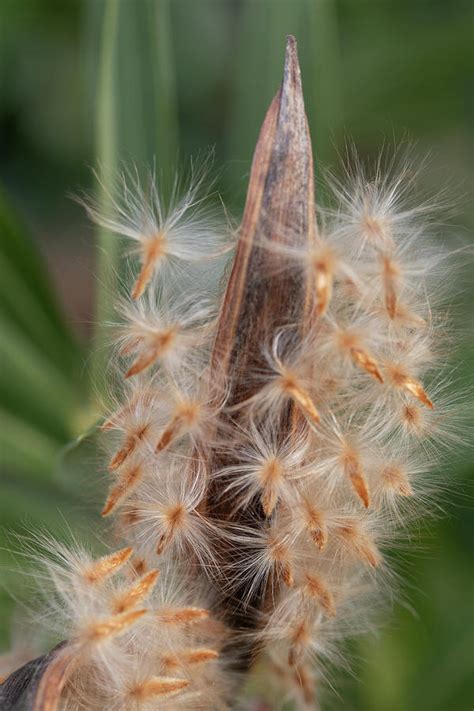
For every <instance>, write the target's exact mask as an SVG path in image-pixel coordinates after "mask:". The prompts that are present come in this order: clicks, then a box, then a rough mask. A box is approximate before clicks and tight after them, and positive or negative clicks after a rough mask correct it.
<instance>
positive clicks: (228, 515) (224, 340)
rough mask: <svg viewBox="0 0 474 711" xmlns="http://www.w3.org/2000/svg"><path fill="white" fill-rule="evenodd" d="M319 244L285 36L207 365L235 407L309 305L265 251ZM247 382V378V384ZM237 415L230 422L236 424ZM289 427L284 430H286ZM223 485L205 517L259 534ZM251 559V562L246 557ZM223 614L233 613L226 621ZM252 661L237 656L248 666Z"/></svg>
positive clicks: (258, 605)
mask: <svg viewBox="0 0 474 711" xmlns="http://www.w3.org/2000/svg"><path fill="white" fill-rule="evenodd" d="M315 236H316V223H315V210H314V183H313V156H312V148H311V139H310V135H309V130H308V124H307V119H306V114H305V109H304V101H303V91H302V86H301V74H300V67H299V63H298V56H297V50H296V40H295V38H294V37H292V36H289V37H288V40H287V45H286V58H285V67H284V76H283V82H282V85H281V87H280V90H279V91H278V93H277V95H276V96H275V98H274V99H273V101H272V103H271V104H270V107H269V109H268V112H267V115H266V117H265V120H264V122H263V125H262V128H261V130H260V135H259V138H258V142H257V145H256V148H255V153H254V157H253V163H252V171H251V175H250V182H249V187H248V192H247V200H246V205H245V211H244V216H243V220H242V224H241V226H240V230H239V241H238V245H237V251H236V256H235V260H234V264H233V268H232V272H231V275H230V279H229V283H228V285H227V289H226V292H225V296H224V300H223V305H222V309H221V313H220V317H219V323H218V329H217V336H216V341H215V345H214V351H213V358H212V372H213V373H214V374H215V377H216V378H217V377H218V376H219V374H220V376H221V377H223V378H225V382H226V384H227V387H228V388H229V389H230V390H229V398H228V401H227V404H228V405H229V406H230V407H232V406H235V405H237V404H239V403H241V402H243V401H244V400H246V399H247V398H249V397H251V396H252V395H254V394H255V392H256V390H257V389H258V387H259V386H258V383H257V382H256V378H255V377H252V374H253V375H254V376H255V374H256V373H258V372H259V371H260V370H261V368H262V366H264V362H263V356H262V350H263V347H264V346H265V345H269V343H270V342H271V337H272V334H275V332H276V330H277V329H279V328H281V327H284V326H289V325H292V324H294V323H298V322H299V323H300V322H301V316H302V314H304V313H305V311H306V308H307V302H308V288H307V284H306V283H305V278H304V271H303V270H301V271H300V270H289V269H287V268H285V267H286V266H287V264H286V260H287V258H286V257H285V256H283V254H282V250H280V251H279V250H278V249H276V250H271V249H269V248H268V245H269V244H270V243H273V244H282V245H288V246H292V247H304V246H305V245H306V244H307V243H308V241H313V240H314V239H315ZM249 376H250V377H249ZM238 418H239V415H238V414H237V415H234V417H233V421H234V422H235V420H237V421H238ZM290 418H291V408H290V407H288V411H287V412H286V414H285V417H284V418H283V421H282V427H281V429H282V433H283V432H284V430H285V429H286V428H287V425H288V424H289V422H290ZM285 421H286V422H285ZM234 463H235V460H233V457H232V454H230V453H226V454H221V453H215V455H214V457H213V459H212V462H211V467H212V468H213V469H216V468H221V467H225V466H227V465H229V464H234ZM220 486H221V485H218V484H215V483H211V488H210V493H209V498H208V512H209V513H210V514H211V515H213V516H215V517H217V518H219V519H221V520H222V519H224V520H226V521H228V522H231V523H245V525H246V526H254V527H259V528H260V527H261V526H262V525H263V520H264V512H263V511H262V510H261V505H260V504H259V503H258V502H255V504H254V505H252V506H251V507H249V510H247V511H245V512H243V513H242V512H241V513H237V514H236V513H235V508H236V507H235V505H234V504H235V502H233V501H232V500H231V497H226V498H222V497H220V496H219V489H220ZM220 552H221V554H222V555H224V556H225V557H226V558H228V559H229V560H234V559H235V556H236V555H242V554H244V555H245V551H242V550H241V549H240V550H238V551H237V550H234V549H233V547H232V544H230V543H229V544H228V546H227V547H226V549H225V550H223V551H220ZM250 554H251V553H250V551H249V555H250ZM244 598H247V590H246V589H245V586H243V587H242V589H241V590H238V591H237V592H236V594H235V595H234V596H233V599H232V600H230V599H229V598H228V597H227V596H226V595H223V599H222V609H223V611H224V615H225V616H226V619H227V622H228V624H230V625H232V626H234V627H238V628H244V629H248V628H252V627H255V625H256V616H255V614H254V615H251V614H250V613H249V612H248V609H244V607H243V605H242V602H241V600H242V599H244ZM266 598H267V596H266V592H265V590H259V591H257V593H256V594H255V595H254V596H253V597H252V599H251V600H250V603H251V608H253V609H254V610H255V611H258V610H261V609H263V607H264V606H265V604H266V602H265V601H266ZM226 610H231V611H232V612H231V614H229V613H227V614H226ZM249 661H250V654H249V653H248V652H247V653H245V654H243V655H242V659H241V666H242V667H245V666H247V664H248V662H249Z"/></svg>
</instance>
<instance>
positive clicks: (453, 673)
mask: <svg viewBox="0 0 474 711" xmlns="http://www.w3.org/2000/svg"><path fill="white" fill-rule="evenodd" d="M473 18H474V4H473V3H472V0H466V1H463V0H441V1H438V0H426V1H423V0H393V1H392V0H372V1H371V2H368V1H366V0H352V1H351V0H339V1H338V0H307V1H305V0H288V1H287V0H240V1H237V0H235V1H234V2H233V1H231V0H174V1H173V0H172V1H171V2H167V1H165V0H163V1H160V0H156V2H155V1H154V0H106V1H105V2H102V0H90V2H87V1H86V0H83V1H81V0H2V2H1V3H0V181H1V193H0V327H1V329H2V339H1V344H0V451H1V464H2V472H1V476H2V479H1V487H0V518H1V534H0V535H1V538H0V547H1V550H0V564H1V569H0V574H1V576H2V585H1V586H0V605H1V607H0V610H1V618H2V619H1V622H0V631H1V636H2V640H3V641H4V642H5V644H6V645H7V644H8V630H9V624H10V623H9V618H10V613H11V611H12V609H13V602H12V598H11V593H13V595H15V594H16V592H17V591H18V590H20V591H21V593H22V594H24V589H25V585H24V580H23V579H22V578H19V577H18V575H16V574H15V573H14V572H13V570H14V567H15V565H17V563H15V561H14V560H12V553H11V550H12V549H15V550H16V551H17V554H16V556H15V558H16V560H17V562H18V561H20V562H21V556H19V553H18V550H20V551H21V547H22V544H21V541H20V542H19V541H18V540H16V539H15V535H14V532H15V531H18V532H21V533H24V532H25V530H37V529H38V528H42V529H43V530H47V531H52V532H54V533H55V534H56V535H63V534H64V532H65V531H66V530H67V528H68V527H70V528H71V530H72V531H73V532H74V533H75V534H76V535H77V536H78V537H81V536H82V535H83V534H82V533H81V531H83V530H85V529H87V523H88V521H90V520H93V519H92V517H93V516H95V515H96V514H97V511H98V509H99V506H100V497H101V493H100V487H101V484H100V481H98V480H99V476H98V475H97V474H96V472H97V470H98V465H97V461H96V450H95V442H94V435H93V434H92V435H90V436H87V437H86V438H84V439H83V440H82V441H81V442H80V443H76V444H75V445H73V446H71V445H69V447H67V448H66V449H65V447H66V445H68V443H70V442H71V441H72V440H74V438H76V437H77V436H78V435H81V434H82V433H84V432H85V431H88V429H89V428H91V427H92V426H93V423H94V421H95V417H96V413H97V404H96V403H97V388H98V387H99V385H98V384H97V383H98V379H97V377H96V376H97V374H98V373H100V371H101V368H102V365H103V362H104V348H103V343H104V334H103V333H101V332H100V329H97V328H95V327H94V324H95V323H96V322H97V321H98V320H99V319H104V318H107V315H108V314H109V313H110V305H109V293H110V292H109V290H108V287H109V285H110V281H109V280H110V278H111V269H112V267H113V265H114V264H116V260H117V254H116V253H115V251H114V249H113V244H112V243H111V242H110V240H109V236H108V235H107V234H105V233H100V234H98V235H97V234H95V233H94V230H93V229H92V228H91V226H90V225H89V224H88V222H87V219H86V217H85V215H84V213H83V211H82V209H81V208H80V207H79V206H78V205H77V204H76V203H75V202H74V201H73V200H72V199H71V195H72V194H78V193H79V192H81V191H82V190H84V189H86V190H87V189H93V188H94V179H93V175H92V170H91V169H92V168H97V169H98V172H99V174H100V175H101V176H102V177H103V178H104V179H105V180H107V175H108V174H109V173H110V171H113V170H114V168H115V167H116V166H117V164H118V162H119V161H120V160H125V161H132V160H133V161H135V162H137V163H138V164H139V165H147V164H150V163H151V162H152V161H153V159H154V157H155V156H156V163H157V166H158V168H159V170H160V171H161V172H162V174H163V176H164V177H165V180H166V178H167V176H170V175H171V174H172V169H173V168H175V167H177V166H180V165H181V166H186V165H189V158H190V156H196V155H197V154H198V153H199V152H201V154H202V153H203V151H204V152H205V151H206V150H207V149H208V148H210V147H212V148H214V151H215V162H214V164H215V167H216V170H217V172H218V178H217V185H218V188H219V191H220V192H221V194H222V197H223V199H224V201H225V203H226V204H227V205H228V206H229V208H230V209H231V210H232V211H233V212H234V213H235V214H237V215H238V214H239V211H240V210H241V207H242V202H243V197H244V194H245V188H246V182H247V178H248V171H249V164H250V159H251V155H252V150H253V146H254V145H255V141H256V137H257V133H258V128H259V125H260V123H261V121H262V118H263V115H264V112H265V109H266V107H267V105H268V103H269V101H270V100H271V98H272V96H273V94H274V93H275V91H276V89H277V87H278V83H279V81H280V77H281V70H282V61H283V53H284V42H285V36H286V35H287V34H288V33H290V32H291V33H294V34H295V35H296V37H297V39H298V43H299V51H300V60H301V66H302V72H303V84H304V89H305V97H306V104H307V111H308V117H309V123H310V128H311V132H312V137H313V142H314V149H315V159H316V172H317V175H318V176H320V175H321V166H324V167H330V168H332V169H333V170H335V171H336V172H337V171H338V170H339V168H338V164H339V163H338V154H339V153H340V152H341V151H343V150H344V145H345V141H346V140H347V139H350V140H352V141H353V142H354V144H355V145H356V146H357V149H358V151H359V153H360V154H361V156H362V157H364V158H368V159H371V158H376V157H377V155H378V152H379V151H380V148H381V146H382V145H383V144H390V145H391V144H399V143H401V142H403V141H406V140H410V141H412V142H413V146H412V148H411V151H412V154H413V156H414V158H415V160H417V159H418V157H419V159H420V162H421V160H422V157H424V156H425V155H426V154H427V153H428V152H429V153H430V159H429V161H428V164H427V166H426V168H425V170H424V173H423V177H422V181H423V187H426V188H427V189H428V190H431V191H434V192H438V190H439V189H440V188H441V189H443V190H445V191H446V194H447V196H448V199H449V201H450V202H451V203H452V207H451V209H450V216H449V219H448V224H447V226H446V234H447V238H446V242H447V243H448V244H449V245H450V246H453V247H457V246H461V245H464V244H466V243H468V242H469V241H470V240H472V232H473V227H474V213H473V208H472V191H471V187H472V182H473V178H474V173H473V167H472V166H473V163H474V150H473V149H474V141H473V132H472V126H473V114H474V91H473V89H474V87H473V81H472V80H473V75H472V71H473V54H472V47H471V45H472V43H473V42H472V38H473V36H474V34H473V30H474V26H473V25H474V23H473ZM184 169H185V168H184ZM184 169H183V170H184ZM97 245H99V249H97ZM468 259H469V254H468V255H467V256H466V261H468ZM470 277H471V279H472V260H471V274H470V275H469V273H468V272H466V275H465V276H464V277H463V279H464V281H463V284H462V294H461V299H460V300H459V303H456V304H455V309H454V313H455V318H456V319H457V320H458V328H459V331H460V333H461V334H462V342H461V344H460V348H459V351H458V353H457V354H456V357H455V363H456V364H457V376H458V378H459V379H460V380H461V381H463V382H464V383H466V384H467V386H468V387H469V383H471V387H472V382H473V365H472V363H473V358H472V356H473V347H472V328H471V321H470V320H471V319H472V315H471V313H470V312H471V308H470V304H471V303H472V298H473V296H474V291H473V287H472V285H471V284H470ZM94 330H95V331H96V340H95V345H94V346H92V343H93V333H94ZM91 381H93V382H95V385H94V386H91V384H90V383H91ZM470 459H471V457H470V452H469V451H468V450H462V451H461V450H460V451H455V452H453V453H452V455H451V457H450V458H449V460H447V461H446V462H444V463H443V470H442V472H441V476H442V477H443V478H445V479H447V480H450V481H451V484H450V487H449V491H448V494H447V495H444V496H443V501H442V502H441V504H442V506H443V509H444V510H445V511H446V514H447V515H446V516H444V517H443V518H441V519H440V520H438V521H434V522H430V523H429V524H424V525H422V526H420V531H419V532H418V538H417V542H416V544H415V545H414V547H413V548H411V547H410V548H409V549H408V551H407V552H405V553H404V554H403V556H401V558H402V560H401V561H400V562H399V563H397V565H398V569H399V570H400V571H401V572H402V573H403V575H404V576H406V577H407V578H408V581H409V583H408V585H407V588H406V595H405V598H406V599H407V600H408V601H409V604H403V605H402V604H400V603H395V604H394V612H393V615H392V616H391V617H390V618H389V619H388V621H387V623H386V624H385V626H384V627H383V628H382V629H381V631H380V632H379V634H378V636H377V637H370V638H368V639H366V640H364V641H362V642H357V643H354V644H353V645H352V646H353V651H354V652H355V662H354V665H353V667H354V669H353V670H354V675H355V677H356V679H357V681H355V680H354V678H353V676H352V675H351V674H349V673H347V674H344V673H339V672H334V683H335V685H336V686H337V688H338V690H339V694H340V696H339V697H338V696H335V695H332V696H328V698H327V700H326V705H325V708H327V709H341V708H342V709H347V710H348V711H351V710H354V711H355V710H356V709H357V710H358V711H412V710H413V711H425V710H426V711H428V710H429V711H469V710H470V709H472V708H473V706H474V688H473V687H474V682H473V680H474V673H473V671H474V670H473V662H472V660H473V658H474V639H473V627H474V619H473V607H472V606H473V603H472V599H474V594H473V593H474V585H473V576H472V539H473V532H474V522H473V518H472V514H471V513H470V512H469V499H470V495H471V494H472V489H471V482H472V473H473V467H472V463H471V461H470ZM96 481H97V482H98V483H97V484H96V483H95V482H96ZM413 610H415V611H416V612H413Z"/></svg>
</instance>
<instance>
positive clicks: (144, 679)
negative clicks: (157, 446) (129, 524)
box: [46, 546, 226, 711]
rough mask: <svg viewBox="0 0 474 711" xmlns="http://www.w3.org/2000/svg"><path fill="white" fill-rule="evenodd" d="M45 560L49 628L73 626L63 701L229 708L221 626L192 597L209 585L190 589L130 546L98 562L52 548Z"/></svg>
mask: <svg viewBox="0 0 474 711" xmlns="http://www.w3.org/2000/svg"><path fill="white" fill-rule="evenodd" d="M46 568H47V577H48V580H49V581H51V580H52V581H53V583H54V588H55V591H54V594H53V595H52V596H51V597H49V598H48V608H49V614H48V618H47V623H48V627H49V629H50V630H51V629H53V630H56V632H57V633H58V634H60V635H62V634H64V630H65V629H66V630H67V631H68V634H69V638H68V644H67V646H65V647H64V648H63V649H62V650H61V651H60V652H59V653H58V659H59V661H61V655H62V656H63V657H65V664H68V665H69V668H70V671H69V673H68V675H67V683H66V685H65V688H64V690H63V694H62V702H61V708H65V709H74V710H76V709H77V711H79V710H80V709H81V710H84V709H90V710H91V711H94V710H95V709H97V710H99V709H104V708H107V709H111V711H132V710H135V709H137V710H138V709H140V710H142V709H156V708H160V709H203V710H204V709H207V708H209V705H208V704H211V707H212V708H216V709H217V708H223V706H222V702H221V699H222V697H223V692H224V691H225V690H226V681H225V676H224V674H223V669H222V665H221V662H220V660H219V650H220V648H221V646H222V642H223V639H224V628H223V626H222V625H221V624H219V623H218V622H216V621H215V620H213V619H212V618H211V617H210V613H209V610H208V609H206V608H204V607H197V606H195V604H192V603H195V602H196V601H197V600H198V599H200V600H205V599H206V595H205V592H204V591H203V594H202V595H201V596H199V594H198V591H197V588H196V586H195V587H194V589H193V593H192V595H190V594H189V590H186V588H185V586H183V584H182V581H180V580H179V579H177V578H176V571H174V570H169V571H167V570H166V568H165V569H163V570H159V569H157V568H155V569H150V568H147V567H146V565H145V562H144V560H143V559H139V558H137V557H136V556H135V555H134V553H133V551H132V549H131V548H130V547H127V548H123V549H121V550H118V551H117V552H114V553H111V554H108V555H105V556H103V557H102V558H99V559H95V560H94V559H92V558H91V557H90V555H89V554H87V553H86V552H85V551H84V550H83V549H81V548H76V549H75V550H73V551H71V550H69V549H66V548H62V547H60V546H55V548H54V550H53V551H52V556H49V557H48V558H47V562H46ZM190 601H191V602H190Z"/></svg>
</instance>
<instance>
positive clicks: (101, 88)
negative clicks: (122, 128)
mask: <svg viewBox="0 0 474 711" xmlns="http://www.w3.org/2000/svg"><path fill="white" fill-rule="evenodd" d="M104 4H105V7H104V13H103V24H102V35H101V43H100V47H101V51H100V60H99V79H98V87H97V114H96V144H97V155H98V162H99V164H98V177H99V181H100V183H102V184H103V185H104V186H106V188H107V190H108V191H110V190H111V189H112V180H113V177H114V175H115V173H116V170H117V162H118V156H117V91H116V74H115V65H116V59H117V34H118V15H119V0H105V3H104ZM100 183H99V185H98V191H99V196H98V197H99V201H100V203H101V205H102V208H106V207H107V201H108V200H110V198H109V197H108V195H107V193H106V191H105V190H104V189H103V188H102V187H101V185H100ZM97 240H98V242H97V244H98V252H97V288H96V329H95V342H94V361H93V368H92V374H93V383H94V386H95V387H96V388H98V390H99V392H102V391H103V382H102V378H103V373H104V368H105V365H106V362H107V335H106V332H105V327H106V325H107V323H109V322H110V320H111V319H112V314H113V294H114V287H115V283H116V280H117V274H118V270H119V262H120V242H119V240H118V239H117V237H116V236H115V235H113V234H111V233H110V232H109V231H108V230H105V229H99V230H98V234H97Z"/></svg>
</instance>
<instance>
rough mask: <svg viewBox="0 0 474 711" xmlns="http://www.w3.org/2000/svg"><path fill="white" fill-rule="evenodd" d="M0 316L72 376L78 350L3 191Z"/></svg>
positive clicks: (0, 209)
mask: <svg viewBox="0 0 474 711" xmlns="http://www.w3.org/2000/svg"><path fill="white" fill-rule="evenodd" d="M0 313H1V314H5V315H6V316H8V317H9V318H10V319H11V320H14V321H15V323H16V325H17V326H18V328H20V329H21V330H22V331H23V333H24V334H25V335H26V336H27V337H28V338H29V339H31V341H33V342H34V343H35V344H36V346H37V347H38V348H39V349H40V350H41V351H43V353H44V354H46V355H47V356H48V357H50V358H52V359H54V361H55V363H56V367H58V368H60V369H62V370H63V371H64V372H67V373H71V372H72V371H73V370H74V368H76V366H77V361H78V355H79V351H78V347H77V344H76V343H75V342H74V341H73V338H72V336H71V334H70V333H69V330H68V329H67V328H66V326H65V323H64V318H63V316H62V314H61V312H60V309H59V307H58V304H57V302H56V299H55V297H54V295H53V292H52V289H51V287H50V284H49V279H48V275H47V273H46V270H45V268H44V265H43V264H42V260H41V259H40V256H39V254H38V252H37V250H36V248H35V246H34V244H33V242H32V241H31V240H30V239H29V237H28V235H27V233H26V231H25V230H24V228H23V227H22V225H21V224H20V221H19V220H18V218H17V217H16V216H15V215H14V213H13V211H12V210H11V208H10V207H9V205H8V204H7V199H6V197H5V195H4V194H3V192H2V191H1V190H0Z"/></svg>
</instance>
